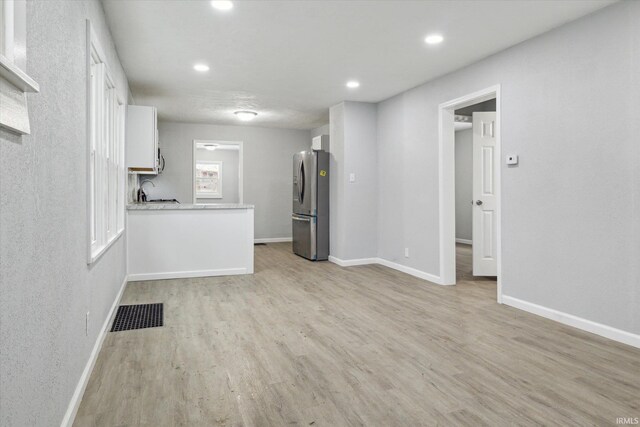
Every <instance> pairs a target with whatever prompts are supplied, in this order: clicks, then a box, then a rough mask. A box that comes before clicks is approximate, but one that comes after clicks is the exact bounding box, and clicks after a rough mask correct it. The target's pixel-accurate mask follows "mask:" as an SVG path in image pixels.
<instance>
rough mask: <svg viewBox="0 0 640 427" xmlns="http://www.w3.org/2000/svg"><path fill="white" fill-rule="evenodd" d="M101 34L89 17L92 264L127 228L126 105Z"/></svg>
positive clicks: (89, 234) (89, 252)
mask: <svg viewBox="0 0 640 427" xmlns="http://www.w3.org/2000/svg"><path fill="white" fill-rule="evenodd" d="M103 52H104V51H103V50H102V47H101V45H100V41H99V39H98V38H97V37H96V35H95V33H94V31H93V29H92V27H91V22H90V21H88V20H87V237H88V238H87V242H88V245H87V258H88V260H87V263H88V264H93V263H94V262H96V261H97V260H98V259H99V258H100V257H101V256H102V255H103V254H104V253H106V252H107V250H108V249H109V248H110V247H111V246H112V245H113V244H114V243H115V242H116V241H117V240H118V239H119V238H120V236H122V235H123V234H124V231H125V220H124V210H125V203H124V197H125V176H124V175H125V168H124V166H125V165H124V131H125V117H126V104H125V102H124V101H123V100H122V98H121V97H120V96H119V95H118V88H117V87H116V84H115V80H114V79H113V77H112V76H113V75H112V74H111V71H110V70H109V66H108V64H107V62H106V56H105V55H104V53H103Z"/></svg>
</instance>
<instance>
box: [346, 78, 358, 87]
mask: <svg viewBox="0 0 640 427" xmlns="http://www.w3.org/2000/svg"><path fill="white" fill-rule="evenodd" d="M359 86H360V83H359V82H357V81H355V80H351V81H348V82H347V87H348V88H350V89H355V88H357V87H359Z"/></svg>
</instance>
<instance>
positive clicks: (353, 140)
mask: <svg viewBox="0 0 640 427" xmlns="http://www.w3.org/2000/svg"><path fill="white" fill-rule="evenodd" d="M330 117H331V128H330V136H331V142H330V147H331V154H332V156H331V164H330V167H331V193H332V194H331V208H330V212H331V241H330V246H331V248H330V254H331V255H332V256H334V257H336V258H339V259H342V260H352V259H359V258H371V257H376V256H377V253H378V247H377V246H378V242H377V237H378V236H377V228H378V215H377V209H376V207H377V204H378V194H377V190H378V179H377V171H378V160H377V153H376V105H375V104H370V103H365V102H343V103H341V104H339V105H336V106H334V107H332V108H331V110H330ZM351 173H355V175H356V180H355V182H350V181H349V175H350V174H351ZM334 192H335V194H334Z"/></svg>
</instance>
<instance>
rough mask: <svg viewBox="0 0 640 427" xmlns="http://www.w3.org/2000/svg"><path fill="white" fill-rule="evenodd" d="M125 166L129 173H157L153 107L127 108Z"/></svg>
mask: <svg viewBox="0 0 640 427" xmlns="http://www.w3.org/2000/svg"><path fill="white" fill-rule="evenodd" d="M126 127H127V142H126V150H127V168H128V169H129V172H130V173H139V174H151V175H156V174H158V167H159V155H158V115H157V112H156V108H155V107H145V106H141V105H129V106H128V108H127V126H126Z"/></svg>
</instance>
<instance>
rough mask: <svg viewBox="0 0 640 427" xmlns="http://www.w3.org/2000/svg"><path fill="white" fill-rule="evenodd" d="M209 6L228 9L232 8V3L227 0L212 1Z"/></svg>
mask: <svg viewBox="0 0 640 427" xmlns="http://www.w3.org/2000/svg"><path fill="white" fill-rule="evenodd" d="M211 6H212V7H213V8H214V9H218V10H230V9H233V3H232V2H230V1H229V0H221V1H212V2H211Z"/></svg>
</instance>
